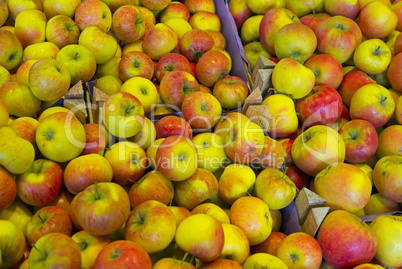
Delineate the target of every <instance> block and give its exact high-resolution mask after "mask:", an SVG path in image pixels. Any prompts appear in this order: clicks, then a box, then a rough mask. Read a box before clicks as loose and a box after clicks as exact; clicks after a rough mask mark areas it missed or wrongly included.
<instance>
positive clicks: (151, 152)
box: [147, 138, 165, 169]
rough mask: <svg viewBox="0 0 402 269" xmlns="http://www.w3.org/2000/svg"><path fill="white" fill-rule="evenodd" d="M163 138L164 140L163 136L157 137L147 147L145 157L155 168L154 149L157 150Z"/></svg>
mask: <svg viewBox="0 0 402 269" xmlns="http://www.w3.org/2000/svg"><path fill="white" fill-rule="evenodd" d="M163 140H165V138H159V139H157V140H155V141H154V142H153V143H152V144H151V145H150V146H149V147H148V149H147V158H148V161H149V164H150V165H151V167H152V168H153V169H156V161H155V156H156V151H157V150H158V147H159V145H160V144H162V142H163Z"/></svg>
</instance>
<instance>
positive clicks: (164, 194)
mask: <svg viewBox="0 0 402 269" xmlns="http://www.w3.org/2000/svg"><path fill="white" fill-rule="evenodd" d="M128 195H129V198H130V204H131V206H132V207H133V208H135V207H136V206H138V205H139V204H141V203H143V202H145V201H148V200H156V201H159V202H161V203H163V204H166V205H167V204H168V203H170V202H171V201H172V200H173V196H174V189H173V183H172V182H171V181H170V180H169V179H167V178H166V177H165V176H163V175H162V174H161V172H159V171H151V172H148V173H147V174H145V175H144V176H143V177H142V178H141V179H140V180H138V181H137V182H135V184H133V185H132V186H131V187H130V191H129V193H128Z"/></svg>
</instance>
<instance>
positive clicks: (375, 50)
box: [374, 46, 381, 55]
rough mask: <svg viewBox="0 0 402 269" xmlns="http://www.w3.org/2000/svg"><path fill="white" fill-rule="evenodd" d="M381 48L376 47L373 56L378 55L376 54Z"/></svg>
mask: <svg viewBox="0 0 402 269" xmlns="http://www.w3.org/2000/svg"><path fill="white" fill-rule="evenodd" d="M380 49H381V46H378V48H377V49H376V50H375V51H374V55H378V52H379V51H380Z"/></svg>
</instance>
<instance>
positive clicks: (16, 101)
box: [0, 81, 41, 117]
mask: <svg viewBox="0 0 402 269" xmlns="http://www.w3.org/2000/svg"><path fill="white" fill-rule="evenodd" d="M0 98H1V99H2V100H3V102H4V103H5V105H6V107H7V110H8V113H9V114H10V115H14V116H17V117H33V116H35V115H36V113H37V112H38V111H39V109H40V105H41V102H40V100H39V99H38V98H36V97H35V95H34V94H33V93H32V91H31V90H30V88H29V87H28V86H26V85H25V84H22V83H20V82H16V81H9V82H6V83H4V85H3V86H2V87H1V88H0Z"/></svg>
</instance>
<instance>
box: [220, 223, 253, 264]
mask: <svg viewBox="0 0 402 269" xmlns="http://www.w3.org/2000/svg"><path fill="white" fill-rule="evenodd" d="M222 228H223V234H224V237H225V240H224V242H225V243H224V245H223V249H222V252H221V255H220V256H219V259H229V260H234V261H236V262H238V263H240V264H242V263H243V262H244V261H245V260H246V259H247V257H248V256H249V252H250V245H249V243H248V238H247V236H246V234H245V233H244V232H243V230H242V229H240V228H239V227H237V226H236V225H233V224H229V223H223V224H222Z"/></svg>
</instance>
